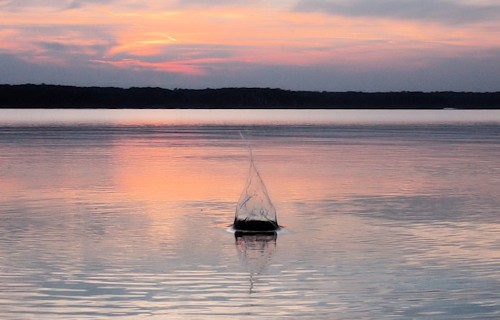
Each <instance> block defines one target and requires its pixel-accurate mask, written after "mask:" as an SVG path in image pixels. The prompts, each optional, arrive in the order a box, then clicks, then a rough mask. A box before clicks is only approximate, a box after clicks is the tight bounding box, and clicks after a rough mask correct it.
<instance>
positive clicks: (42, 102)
mask: <svg viewBox="0 0 500 320" xmlns="http://www.w3.org/2000/svg"><path fill="white" fill-rule="evenodd" d="M0 108H14V109H17V108H19V109H28V108H33V109H42V108H44V109H45V108H55V109H236V108H245V109H500V92H451V91H440V92H415V91H400V92H327V91H321V92H319V91H291V90H283V89H270V88H221V89H163V88H152V87H134V88H128V89H124V88H115V87H76V86H59V85H46V84H41V85H33V84H25V85H0Z"/></svg>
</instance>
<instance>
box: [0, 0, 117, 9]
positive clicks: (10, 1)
mask: <svg viewBox="0 0 500 320" xmlns="http://www.w3.org/2000/svg"><path fill="white" fill-rule="evenodd" d="M116 1H117V0H7V1H1V2H0V8H1V9H3V10H8V11H20V10H23V9H27V8H50V9H53V10H66V9H76V8H81V7H83V6H85V5H88V4H96V3H97V4H108V3H112V2H116Z"/></svg>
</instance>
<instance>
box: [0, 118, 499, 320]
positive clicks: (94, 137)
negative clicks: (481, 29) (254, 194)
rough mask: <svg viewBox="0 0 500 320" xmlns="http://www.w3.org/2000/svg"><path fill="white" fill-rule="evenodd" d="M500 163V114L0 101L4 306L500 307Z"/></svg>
mask: <svg viewBox="0 0 500 320" xmlns="http://www.w3.org/2000/svg"><path fill="white" fill-rule="evenodd" d="M240 133H241V134H242V135H243V136H244V137H245V138H246V140H247V141H248V142H249V144H250V145H251V148H252V151H253V158H254V163H255V166H256V167H257V169H258V170H259V172H260V175H261V177H262V179H263V181H264V183H265V185H266V188H267V190H268V192H269V196H270V199H271V200H272V202H273V204H274V206H275V208H276V212H277V216H278V221H279V223H280V224H281V225H283V226H284V228H283V229H282V230H281V231H279V232H278V233H277V234H275V235H252V236H243V237H236V236H235V234H234V233H231V232H229V230H228V229H229V228H228V226H229V225H230V224H231V223H232V222H233V219H234V214H235V208H236V203H237V201H238V199H239V197H240V194H241V192H242V190H243V188H244V186H245V182H246V179H247V174H248V170H249V165H250V162H249V154H248V151H247V142H245V141H243V140H242V139H241V137H240ZM499 159H500V112H499V111H496V110H493V111H491V110H490V111H481V110H479V111H459V110H438V111H417V110H410V111H384V110H381V111H367V110H360V111H352V110H330V111H329V110H316V111H306V110H298V111H283V110H273V111H263V110H257V111H251V110H229V111H228V110H213V111H206V110H205V111H200V110H188V111H186V110H184V111H181V110H0V318H1V319H109V318H116V319H255V318H260V319H465V318H466V319H498V318H500V217H499V214H500V212H499V208H500V161H499Z"/></svg>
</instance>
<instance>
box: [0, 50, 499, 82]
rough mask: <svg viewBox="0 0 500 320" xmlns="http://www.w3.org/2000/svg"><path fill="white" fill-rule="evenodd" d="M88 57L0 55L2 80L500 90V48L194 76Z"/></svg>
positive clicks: (227, 66) (224, 66)
mask: <svg viewBox="0 0 500 320" xmlns="http://www.w3.org/2000/svg"><path fill="white" fill-rule="evenodd" d="M49 47H51V45H50V44H49ZM429 55H431V54H429ZM79 60H83V62H82V61H80V62H79ZM85 60H86V59H85V57H83V56H80V57H78V56H77V55H75V56H74V59H73V60H72V63H71V64H70V65H69V66H59V65H50V64H35V63H30V62H27V61H26V60H21V59H19V58H18V57H16V56H14V55H8V54H1V53H0V83H10V84H19V83H54V84H67V85H82V86H119V87H130V86H159V87H166V88H175V87H179V88H207V87H211V88H217V87H245V86H246V87H252V86H253V87H280V88H284V89H294V90H328V91H349V90H350V91H400V90H410V91H412V90H421V91H446V90H452V91H498V90H499V87H498V84H499V83H500V48H498V49H492V50H490V51H485V52H483V53H482V54H480V55H477V56H476V57H473V56H471V55H463V56H461V57H456V58H452V59H450V58H447V57H435V58H430V57H428V58H427V63H426V64H425V65H423V66H421V67H419V68H415V67H410V66H409V67H405V65H404V64H403V65H401V66H399V67H398V68H390V69H389V68H382V67H381V68H368V67H366V68H360V67H359V66H357V65H355V63H354V64H353V63H351V64H324V65H321V66H319V65H315V66H309V67H306V66H293V65H281V66H277V65H263V64H257V63H243V62H236V61H228V62H224V63H220V62H218V63H217V64H216V65H212V64H210V63H208V64H207V65H205V67H206V70H207V71H209V72H207V73H206V74H205V75H196V76H192V75H185V74H180V73H176V72H167V71H158V70H152V69H147V68H144V69H134V70H132V69H126V68H116V67H113V66H112V65H107V64H98V63H92V62H89V61H88V60H87V61H85ZM212 67H214V68H215V69H214V71H213V72H211V71H210V70H211V68H212Z"/></svg>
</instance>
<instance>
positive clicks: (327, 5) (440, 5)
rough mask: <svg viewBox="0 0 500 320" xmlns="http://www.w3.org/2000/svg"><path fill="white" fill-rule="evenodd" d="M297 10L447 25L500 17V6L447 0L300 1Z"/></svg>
mask: <svg viewBox="0 0 500 320" xmlns="http://www.w3.org/2000/svg"><path fill="white" fill-rule="evenodd" d="M295 10H296V11H301V12H325V13H328V14H333V15H343V16H353V17H379V18H391V19H410V20H423V21H434V22H441V23H446V24H463V23H471V22H478V21H484V20H495V19H500V5H472V4H465V3H460V2H458V1H446V0H379V1H373V0H348V1H345V0H299V2H298V3H297V5H296V6H295Z"/></svg>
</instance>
